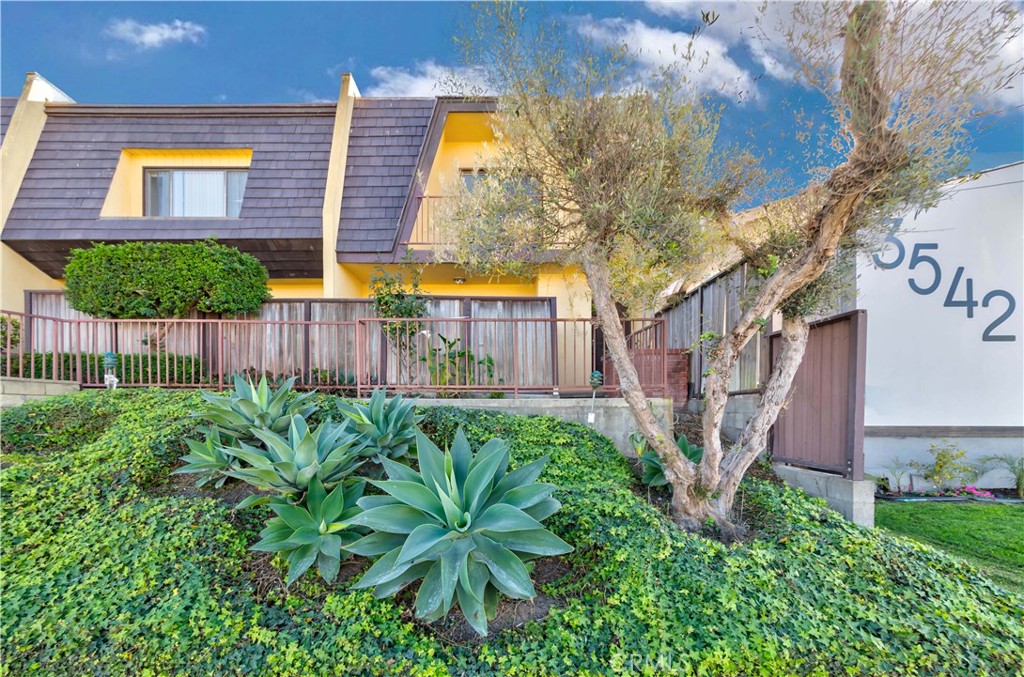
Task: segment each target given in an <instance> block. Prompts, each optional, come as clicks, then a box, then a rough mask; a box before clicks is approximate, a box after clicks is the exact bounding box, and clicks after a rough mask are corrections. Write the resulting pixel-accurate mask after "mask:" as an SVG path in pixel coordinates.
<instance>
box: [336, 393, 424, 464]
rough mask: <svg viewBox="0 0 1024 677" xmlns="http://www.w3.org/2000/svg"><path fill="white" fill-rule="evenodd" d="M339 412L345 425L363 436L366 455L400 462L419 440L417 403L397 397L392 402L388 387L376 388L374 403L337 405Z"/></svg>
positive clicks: (340, 403) (371, 401) (372, 397)
mask: <svg viewBox="0 0 1024 677" xmlns="http://www.w3.org/2000/svg"><path fill="white" fill-rule="evenodd" d="M337 410H338V411H339V412H340V413H341V415H342V416H343V417H344V421H345V424H346V425H347V426H348V427H349V428H350V429H351V430H353V431H354V432H355V433H356V434H358V435H359V438H360V440H361V441H362V442H363V452H362V453H363V455H364V456H372V457H373V458H374V459H377V460H378V462H379V459H380V458H390V459H397V458H400V457H402V456H405V455H406V454H407V453H409V448H410V446H411V445H412V443H413V442H414V441H415V440H416V424H417V423H419V422H420V419H421V418H422V416H417V415H416V400H415V399H403V398H402V396H401V395H395V396H394V397H392V398H391V399H388V396H387V392H386V391H385V389H384V388H375V389H374V391H373V395H372V396H371V397H370V401H369V402H367V403H366V404H362V403H360V402H352V403H347V402H341V401H339V402H338V403H337Z"/></svg>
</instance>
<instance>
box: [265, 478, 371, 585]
mask: <svg viewBox="0 0 1024 677" xmlns="http://www.w3.org/2000/svg"><path fill="white" fill-rule="evenodd" d="M361 495H362V485H361V484H360V485H358V486H356V487H353V488H351V489H346V487H345V486H344V485H343V484H338V485H337V486H336V487H335V488H334V490H333V491H331V492H330V493H328V492H327V490H326V489H325V488H324V485H323V484H322V483H321V482H320V479H319V478H317V477H313V479H312V481H311V482H310V487H309V491H308V492H307V493H306V496H305V500H304V501H303V502H301V503H298V504H293V503H289V502H288V500H287V499H285V498H282V497H275V498H272V499H270V500H269V504H270V509H271V510H273V511H274V513H275V515H276V517H271V518H270V519H269V520H267V526H266V528H265V529H264V530H263V531H261V532H260V536H261V540H260V541H259V542H258V543H256V544H255V545H254V546H252V549H253V550H255V551H257V552H275V553H278V554H280V555H281V556H282V557H284V558H285V560H286V561H287V562H288V580H287V583H286V585H291V584H292V583H294V582H295V580H296V579H297V578H298V577H299V576H301V575H302V574H303V573H305V572H306V570H308V569H309V568H310V567H311V566H312V565H313V564H314V563H316V565H317V569H318V571H319V572H320V576H321V577H322V578H323V579H324V580H325V581H327V582H328V583H330V582H332V581H333V580H334V578H335V577H336V576H337V575H338V570H339V569H340V566H341V561H342V560H343V559H346V558H348V557H349V552H348V551H347V550H346V547H347V546H348V545H350V544H352V543H353V542H355V541H357V540H359V539H360V538H361V537H362V536H363V533H362V531H361V530H360V529H359V528H357V527H353V526H352V524H351V518H352V517H354V516H356V515H357V514H359V512H360V508H359V506H358V505H357V501H358V500H359V498H360V496H361Z"/></svg>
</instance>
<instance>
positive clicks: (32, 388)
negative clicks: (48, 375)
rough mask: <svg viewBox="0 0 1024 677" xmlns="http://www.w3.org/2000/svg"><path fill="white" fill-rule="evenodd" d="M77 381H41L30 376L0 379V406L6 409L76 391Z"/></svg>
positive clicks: (77, 387)
mask: <svg viewBox="0 0 1024 677" xmlns="http://www.w3.org/2000/svg"><path fill="white" fill-rule="evenodd" d="M78 390H79V386H78V382H77V381H41V380H37V379H31V378H4V379H0V408H2V409H8V408H10V407H16V406H18V405H19V404H24V403H25V402H28V401H29V400H41V399H43V398H46V397H50V396H51V395H64V394H66V393H74V392H78Z"/></svg>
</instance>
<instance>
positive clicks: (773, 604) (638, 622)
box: [0, 390, 1024, 677]
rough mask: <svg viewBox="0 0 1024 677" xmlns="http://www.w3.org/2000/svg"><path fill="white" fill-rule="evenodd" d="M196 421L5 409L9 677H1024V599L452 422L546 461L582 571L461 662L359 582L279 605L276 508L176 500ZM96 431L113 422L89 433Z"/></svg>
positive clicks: (823, 528)
mask: <svg viewBox="0 0 1024 677" xmlns="http://www.w3.org/2000/svg"><path fill="white" fill-rule="evenodd" d="M324 399H325V400H326V399H327V398H324ZM199 402H200V400H199V398H198V396H197V395H196V393H194V392H193V393H189V392H165V391H156V390H117V391H113V392H96V391H93V392H83V393H77V394H74V395H69V396H60V397H56V398H51V399H50V400H46V401H44V402H40V403H33V404H30V405H25V406H24V407H18V408H15V409H12V410H9V411H6V412H4V420H3V431H2V432H3V437H4V443H5V450H6V449H8V448H9V447H11V446H12V442H11V441H12V440H13V441H14V442H16V443H17V444H15V445H13V446H15V449H14V451H9V452H8V453H5V456H4V468H3V472H2V473H0V489H2V496H3V503H4V515H3V520H4V523H3V529H2V530H0V567H2V570H3V576H2V577H0V596H2V599H3V604H2V605H0V638H2V642H3V647H4V659H3V667H2V668H0V672H3V673H4V674H10V675H20V674H32V673H36V674H45V675H55V676H56V675H81V674H83V673H87V674H102V675H116V676H120V675H141V674H154V675H164V674H167V675H211V674H213V675H239V674H251V675H275V676H278V677H297V676H307V675H310V676H312V675H338V674H352V675H363V676H374V675H381V676H383V675H417V676H424V677H427V676H429V677H439V676H441V675H467V676H470V677H483V676H486V675H514V676H516V677H524V676H531V675H535V676H538V677H539V676H544V677H550V676H554V675H584V674H585V675H591V676H597V675H612V674H664V673H674V674H677V675H680V676H687V675H716V676H725V677H727V676H737V675H744V676H746V677H749V676H752V675H815V676H816V677H824V676H826V675H840V674H842V675H862V676H879V675H929V676H932V675H935V676H943V675H947V676H953V675H965V674H970V675H979V676H988V677H1002V676H1009V675H1017V674H1019V672H1020V664H1021V661H1020V657H1021V654H1022V650H1024V598H1022V597H1021V596H1019V595H1014V594H1012V593H1010V592H1008V591H1006V590H1004V589H1002V588H1000V587H998V586H996V585H994V584H993V583H992V582H991V581H990V580H989V579H987V578H985V577H984V576H982V575H981V574H979V572H978V571H977V570H976V569H975V568H974V567H972V566H969V565H967V564H965V563H964V562H962V561H961V560H959V559H954V558H952V557H949V556H947V555H945V554H943V553H940V552H938V551H935V550H933V549H931V548H929V547H927V546H923V545H919V544H917V543H914V542H911V541H908V540H905V539H902V538H898V537H894V536H891V535H889V534H888V533H887V532H885V531H882V530H872V529H864V528H861V527H857V526H855V525H852V524H849V523H847V522H845V521H843V520H842V519H840V518H839V517H837V516H836V515H835V513H833V512H832V511H830V510H829V509H828V508H827V507H825V506H824V504H823V503H821V502H820V501H817V500H811V499H808V498H807V497H806V496H805V495H803V494H802V493H800V492H797V491H792V490H788V489H785V488H780V487H776V486H772V485H769V484H766V483H763V482H754V481H747V482H745V483H744V489H743V492H744V493H743V496H742V499H741V500H738V501H737V505H738V506H742V507H743V510H744V516H745V518H747V519H748V520H749V519H751V516H752V515H753V516H754V517H756V519H755V520H754V524H755V526H756V527H757V529H758V530H759V531H758V537H757V538H756V539H755V540H753V541H752V542H750V543H746V544H738V545H733V546H724V545H722V544H720V543H717V542H714V541H710V540H707V539H705V538H701V537H698V536H691V535H686V534H682V533H680V532H679V531H678V530H676V529H675V528H674V527H672V526H671V525H670V524H668V523H667V522H666V520H665V518H664V517H663V516H662V515H661V514H660V513H659V512H658V511H657V510H655V509H654V508H652V507H651V506H650V505H648V504H647V503H646V502H645V501H643V500H642V499H640V498H638V497H637V496H636V495H635V494H634V492H633V488H634V487H633V484H632V483H633V482H634V480H633V477H632V473H631V471H630V469H629V466H628V465H627V464H626V462H625V460H624V459H623V458H622V457H621V456H620V455H619V453H618V452H617V451H616V450H615V448H614V447H613V446H612V445H611V443H610V442H609V441H608V440H606V439H604V438H602V437H601V436H599V435H597V434H596V433H595V432H594V431H593V430H590V429H588V428H586V427H584V426H579V425H574V424H569V423H565V422H563V421H559V420H556V419H552V418H547V417H529V418H527V417H518V416H508V415H504V414H494V413H481V412H471V411H461V410H454V409H448V408H435V409H430V410H427V411H426V418H425V419H424V421H423V422H422V424H421V427H422V428H423V430H424V431H425V433H426V435H427V436H428V437H429V438H430V439H431V440H432V441H433V442H435V443H436V444H438V445H439V446H441V447H442V448H444V447H445V446H447V445H449V444H451V443H452V440H453V439H454V435H455V432H456V430H458V428H459V427H460V426H461V427H462V429H463V431H464V432H465V434H466V436H467V438H468V439H469V441H470V444H471V446H473V447H474V448H477V447H478V446H480V445H482V444H484V443H486V442H487V441H488V440H490V439H491V438H493V437H501V438H503V439H505V440H507V441H508V444H509V452H510V456H511V460H510V466H509V467H510V468H512V469H515V468H519V467H522V466H524V465H526V464H527V463H530V462H533V461H536V460H538V459H540V458H543V457H545V456H550V461H549V462H548V464H547V465H546V466H545V467H544V470H543V472H542V473H541V476H540V477H539V478H538V480H539V481H541V482H548V483H552V484H555V485H557V486H559V487H560V489H559V490H558V491H556V492H555V497H556V498H557V499H558V500H559V501H561V502H562V504H563V507H562V509H561V510H560V511H558V512H557V513H556V514H554V515H552V516H551V517H550V518H549V519H548V520H547V521H546V522H545V524H546V526H547V528H549V529H550V530H551V531H552V532H554V533H555V534H556V535H557V536H559V537H560V538H562V539H563V540H565V541H567V542H569V543H572V544H573V545H575V546H576V550H574V551H573V552H571V553H568V554H566V555H564V556H563V560H564V561H565V563H566V564H567V565H568V567H569V568H570V571H569V572H568V573H567V574H565V575H563V576H561V577H559V578H556V579H555V580H551V581H549V582H546V583H543V584H540V585H538V586H537V587H538V593H541V594H545V595H547V596H548V598H549V599H551V600H552V607H551V609H550V611H549V612H548V614H547V616H546V617H545V618H543V619H541V620H537V621H530V622H527V623H525V624H522V625H520V626H519V627H515V628H509V629H506V630H501V631H497V630H496V629H495V628H494V626H493V625H492V626H491V632H492V636H491V637H489V638H488V639H486V640H485V641H483V642H482V643H480V644H477V645H467V644H466V643H464V642H452V641H450V640H449V639H438V638H437V637H436V636H435V634H434V632H433V630H432V629H431V628H428V627H424V626H422V625H420V624H417V623H414V622H412V620H411V618H410V617H409V614H407V613H406V611H405V608H404V604H403V602H402V600H401V599H398V600H396V599H392V598H388V599H375V598H374V597H373V596H372V595H371V594H370V593H369V592H367V591H363V590H352V589H351V588H350V585H349V582H348V581H342V580H341V579H342V575H339V576H338V578H337V579H336V581H338V582H336V584H335V585H334V586H326V585H324V584H323V583H322V582H321V581H320V580H319V579H318V578H316V577H312V576H307V577H303V578H302V579H300V580H298V581H297V582H296V583H294V584H293V585H292V586H291V587H290V588H288V589H284V588H281V587H278V586H275V585H273V584H272V581H273V576H272V575H270V574H272V573H273V572H268V571H267V569H266V564H265V562H264V559H265V558H263V557H258V556H257V555H255V554H253V553H251V552H249V551H248V549H247V548H248V547H249V546H251V545H252V544H254V543H256V542H257V541H258V540H259V537H258V532H259V531H260V529H261V528H262V524H260V522H261V514H260V511H258V510H254V511H251V512H241V513H232V512H231V511H230V510H229V508H228V506H226V505H225V504H223V503H221V502H219V501H216V500H213V499H210V498H195V497H191V496H178V495H169V494H168V488H167V487H166V486H164V485H161V484H160V482H163V481H164V478H166V476H167V472H168V470H169V469H170V468H171V467H173V465H174V464H175V463H176V459H177V458H178V457H179V456H181V455H182V454H183V453H184V451H185V449H184V445H183V444H182V443H181V442H180V439H181V438H182V437H186V436H189V435H191V434H192V432H193V427H194V426H195V425H196V423H197V421H196V420H195V419H193V418H191V417H190V416H189V412H190V411H192V410H193V409H194V408H195V407H196V406H197V405H198V404H199ZM90 411H94V412H100V413H102V417H101V419H102V423H103V425H102V426H95V427H93V426H86V425H84V424H83V422H84V421H85V420H86V419H87V416H88V412H90ZM65 423H66V424H67V425H65ZM68 426H70V427H68ZM71 429H78V430H81V431H82V432H81V434H78V435H69V433H68V431H69V430H71ZM65 441H70V444H68V445H66V446H65ZM22 445H24V446H22ZM47 450H52V451H59V452H60V453H48V454H47V453H43V452H45V451H47ZM981 507H985V508H988V507H994V506H987V505H986V506H981ZM1007 507H1010V506H1007ZM346 568H347V567H346ZM257 591H258V592H257ZM659 661H660V662H661V665H662V666H671V667H661V668H659Z"/></svg>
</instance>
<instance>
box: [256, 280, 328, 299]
mask: <svg viewBox="0 0 1024 677" xmlns="http://www.w3.org/2000/svg"><path fill="white" fill-rule="evenodd" d="M269 284H270V295H271V296H272V297H273V298H275V299H319V298H323V295H324V282H323V280H270V283H269Z"/></svg>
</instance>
